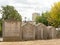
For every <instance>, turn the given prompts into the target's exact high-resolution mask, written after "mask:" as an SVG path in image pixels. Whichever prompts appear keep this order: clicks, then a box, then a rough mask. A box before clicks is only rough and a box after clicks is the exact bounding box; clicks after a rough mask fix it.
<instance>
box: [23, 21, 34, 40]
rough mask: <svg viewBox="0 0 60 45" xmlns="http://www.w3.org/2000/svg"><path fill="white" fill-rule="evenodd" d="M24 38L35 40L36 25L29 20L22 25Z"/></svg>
mask: <svg viewBox="0 0 60 45" xmlns="http://www.w3.org/2000/svg"><path fill="white" fill-rule="evenodd" d="M22 39H23V40H35V25H33V24H31V23H28V22H26V23H25V24H24V25H22Z"/></svg>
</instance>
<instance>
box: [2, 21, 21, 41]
mask: <svg viewBox="0 0 60 45" xmlns="http://www.w3.org/2000/svg"><path fill="white" fill-rule="evenodd" d="M21 35H22V34H21V29H20V22H19V21H4V22H3V39H4V41H6V40H7V39H8V40H9V39H11V40H13V37H14V38H15V37H16V40H17V39H19V40H21V38H22V36H21ZM9 37H10V38H9ZM14 40H15V39H14Z"/></svg>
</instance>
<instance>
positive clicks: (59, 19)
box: [48, 2, 60, 27]
mask: <svg viewBox="0 0 60 45" xmlns="http://www.w3.org/2000/svg"><path fill="white" fill-rule="evenodd" d="M48 22H49V23H50V24H51V25H52V26H54V27H58V26H59V25H60V2H57V3H55V4H54V5H53V6H52V8H51V11H50V16H49V18H48Z"/></svg>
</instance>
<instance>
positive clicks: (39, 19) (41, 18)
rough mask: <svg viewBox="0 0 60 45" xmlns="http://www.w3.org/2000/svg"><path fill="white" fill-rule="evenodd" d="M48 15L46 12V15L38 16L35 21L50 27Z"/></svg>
mask: <svg viewBox="0 0 60 45" xmlns="http://www.w3.org/2000/svg"><path fill="white" fill-rule="evenodd" d="M48 15H49V12H48V11H46V12H45V13H42V15H41V16H37V17H36V19H35V21H36V23H43V24H45V25H48V20H47V18H48Z"/></svg>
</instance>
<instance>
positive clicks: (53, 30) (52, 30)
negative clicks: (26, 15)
mask: <svg viewBox="0 0 60 45" xmlns="http://www.w3.org/2000/svg"><path fill="white" fill-rule="evenodd" d="M47 29H48V33H49V39H55V38H56V34H57V32H56V28H54V27H53V26H48V27H47Z"/></svg>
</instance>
